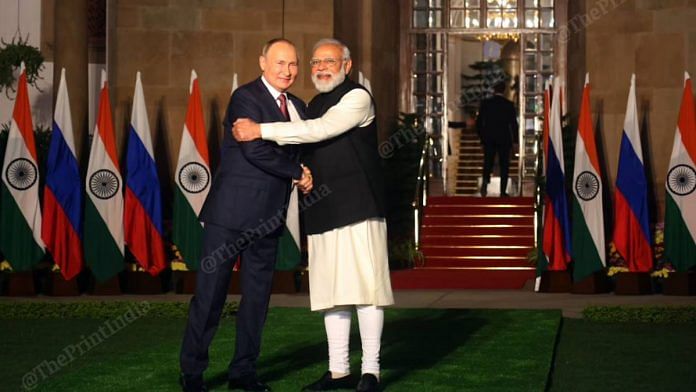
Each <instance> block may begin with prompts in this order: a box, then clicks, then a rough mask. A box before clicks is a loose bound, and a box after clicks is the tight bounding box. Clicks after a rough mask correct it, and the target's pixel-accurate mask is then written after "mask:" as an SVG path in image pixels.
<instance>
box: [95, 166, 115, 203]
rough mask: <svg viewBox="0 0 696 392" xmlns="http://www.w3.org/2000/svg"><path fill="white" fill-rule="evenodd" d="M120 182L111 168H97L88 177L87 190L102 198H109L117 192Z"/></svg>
mask: <svg viewBox="0 0 696 392" xmlns="http://www.w3.org/2000/svg"><path fill="white" fill-rule="evenodd" d="M120 186H121V184H120V183H119V181H118V177H117V176H116V174H114V172H112V171H111V170H106V169H102V170H97V171H96V172H94V174H92V177H90V178H89V190H90V192H92V194H93V195H94V196H96V197H98V198H100V199H102V200H106V199H111V198H112V197H114V195H115V194H116V192H118V190H119V187H120Z"/></svg>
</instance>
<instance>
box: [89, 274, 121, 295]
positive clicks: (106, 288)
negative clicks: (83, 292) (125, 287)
mask: <svg viewBox="0 0 696 392" xmlns="http://www.w3.org/2000/svg"><path fill="white" fill-rule="evenodd" d="M89 293H90V294H91V295H121V294H123V292H122V291H121V279H120V278H119V276H118V275H116V276H114V277H112V278H111V279H108V280H106V281H104V282H99V281H97V280H96V279H95V278H94V277H92V280H91V282H90V287H89Z"/></svg>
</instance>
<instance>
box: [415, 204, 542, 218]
mask: <svg viewBox="0 0 696 392" xmlns="http://www.w3.org/2000/svg"><path fill="white" fill-rule="evenodd" d="M423 212H424V213H425V215H426V216H436V215H490V214H517V215H528V216H531V215H533V214H534V207H532V206H523V205H516V204H488V205H486V204H478V205H476V204H474V205H468V206H459V205H450V206H446V205H434V206H433V205H429V206H427V207H425V210H424V211H423Z"/></svg>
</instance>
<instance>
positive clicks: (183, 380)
mask: <svg viewBox="0 0 696 392" xmlns="http://www.w3.org/2000/svg"><path fill="white" fill-rule="evenodd" d="M179 385H181V390H182V391H183V392H208V387H206V386H205V383H204V382H203V376H191V375H188V374H182V375H180V376H179Z"/></svg>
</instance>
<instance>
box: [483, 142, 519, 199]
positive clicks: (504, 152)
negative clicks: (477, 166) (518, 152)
mask: <svg viewBox="0 0 696 392" xmlns="http://www.w3.org/2000/svg"><path fill="white" fill-rule="evenodd" d="M511 148H512V146H510V145H503V144H484V145H483V185H484V187H485V186H486V185H487V184H488V183H490V182H491V173H492V172H493V164H494V162H495V156H496V155H498V165H499V168H500V194H501V195H502V194H503V193H505V190H506V189H507V182H508V173H509V170H510V150H511Z"/></svg>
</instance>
